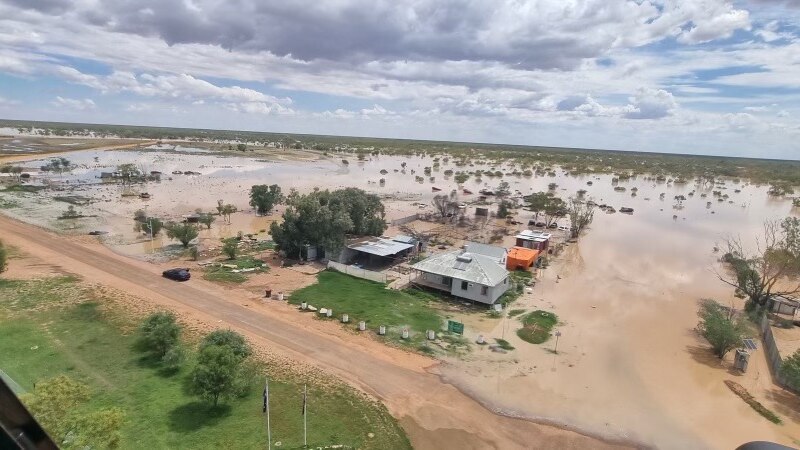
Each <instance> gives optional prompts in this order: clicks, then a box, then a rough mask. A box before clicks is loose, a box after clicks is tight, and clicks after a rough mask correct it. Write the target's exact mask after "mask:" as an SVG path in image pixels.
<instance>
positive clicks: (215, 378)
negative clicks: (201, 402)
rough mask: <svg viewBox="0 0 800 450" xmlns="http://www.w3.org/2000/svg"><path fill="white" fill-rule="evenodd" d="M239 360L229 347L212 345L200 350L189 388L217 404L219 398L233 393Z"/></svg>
mask: <svg viewBox="0 0 800 450" xmlns="http://www.w3.org/2000/svg"><path fill="white" fill-rule="evenodd" d="M240 364H241V361H240V359H239V358H237V357H236V355H235V354H234V353H233V351H232V350H231V349H230V348H229V347H224V346H217V345H212V346H208V347H204V348H202V349H201V350H200V354H199V355H198V357H197V366H195V368H194V370H193V371H192V375H191V378H190V380H191V381H190V390H191V392H192V393H193V394H195V395H198V396H200V397H201V398H203V399H206V400H210V401H211V402H212V403H213V404H214V406H217V404H218V403H219V400H220V398H224V397H227V396H230V395H232V394H233V390H234V380H235V379H236V372H237V369H238V368H239V365H240Z"/></svg>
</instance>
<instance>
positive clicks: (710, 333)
mask: <svg viewBox="0 0 800 450" xmlns="http://www.w3.org/2000/svg"><path fill="white" fill-rule="evenodd" d="M697 315H698V316H699V317H700V322H699V323H698V324H697V330H698V331H699V332H700V334H701V335H702V336H703V337H704V338H706V340H707V341H708V342H709V343H710V344H711V348H712V349H713V350H714V354H715V355H717V356H718V357H719V358H720V359H722V358H724V357H725V355H726V354H727V353H728V352H729V351H731V350H733V349H734V348H736V347H737V346H739V345H741V344H742V339H743V338H744V337H745V334H746V332H747V325H746V323H745V322H744V320H743V319H742V318H741V317H738V316H737V315H736V314H735V313H734V311H733V310H732V309H729V308H726V307H725V306H722V305H720V304H719V303H717V302H715V301H714V300H708V299H707V300H703V301H702V302H701V303H700V309H699V311H698V312H697Z"/></svg>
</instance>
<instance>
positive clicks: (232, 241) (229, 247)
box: [222, 238, 239, 259]
mask: <svg viewBox="0 0 800 450" xmlns="http://www.w3.org/2000/svg"><path fill="white" fill-rule="evenodd" d="M222 253H223V254H225V256H227V257H228V259H236V255H237V254H238V253H239V241H238V240H237V239H236V238H228V239H225V240H224V241H222Z"/></svg>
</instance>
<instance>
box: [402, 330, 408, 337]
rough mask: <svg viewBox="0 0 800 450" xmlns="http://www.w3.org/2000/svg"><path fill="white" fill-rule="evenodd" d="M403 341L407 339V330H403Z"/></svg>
mask: <svg viewBox="0 0 800 450" xmlns="http://www.w3.org/2000/svg"><path fill="white" fill-rule="evenodd" d="M402 336H403V339H408V328H403V335H402Z"/></svg>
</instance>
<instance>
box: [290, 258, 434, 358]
mask: <svg viewBox="0 0 800 450" xmlns="http://www.w3.org/2000/svg"><path fill="white" fill-rule="evenodd" d="M289 302H290V303H293V304H296V305H299V304H300V303H302V302H308V304H310V305H313V306H316V307H317V308H332V309H333V312H334V314H335V317H337V318H340V317H341V315H342V314H343V313H347V314H349V315H350V320H351V321H352V323H353V327H355V326H356V325H357V324H358V322H359V321H361V320H364V321H366V322H367V328H368V329H370V330H377V328H378V326H380V325H385V326H386V328H387V337H388V338H389V339H391V340H398V341H399V340H400V339H399V336H400V332H401V330H402V329H403V328H406V327H408V329H409V332H410V334H411V339H409V340H408V341H404V342H409V343H414V344H419V343H421V342H423V341H424V339H425V331H426V330H436V331H438V330H440V329H441V328H442V326H443V323H444V320H443V318H442V317H441V316H440V315H439V313H438V312H437V311H436V310H435V309H434V308H433V307H432V305H433V302H435V300H434V299H433V297H432V296H430V295H429V294H425V293H422V292H418V293H414V294H413V295H412V294H410V293H408V292H403V291H396V290H392V289H386V285H384V284H381V283H376V282H374V281H368V280H363V279H361V278H356V277H351V276H350V275H345V274H343V273H340V272H335V271H332V270H326V271H324V272H320V274H319V275H318V276H317V283H316V284H313V285H311V286H308V287H305V288H303V289H300V290H297V291H295V292H293V293H292V295H291V297H290V299H289Z"/></svg>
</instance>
